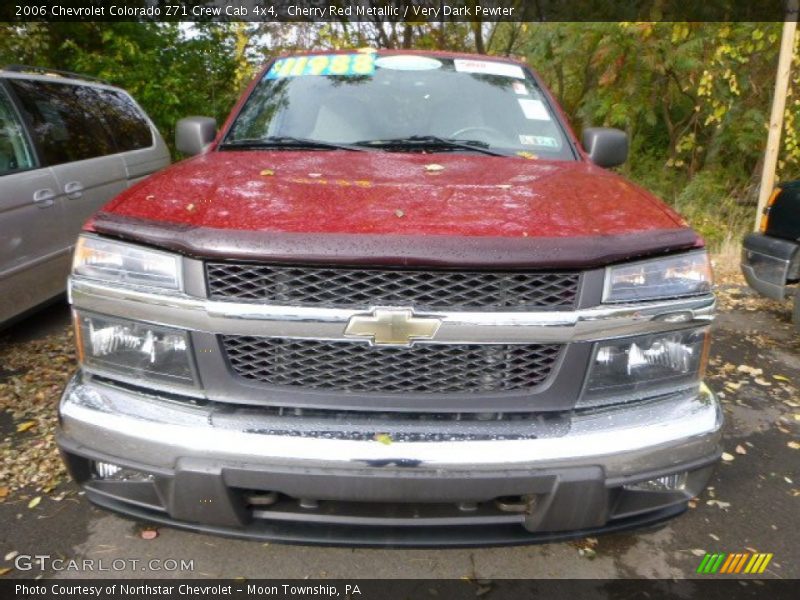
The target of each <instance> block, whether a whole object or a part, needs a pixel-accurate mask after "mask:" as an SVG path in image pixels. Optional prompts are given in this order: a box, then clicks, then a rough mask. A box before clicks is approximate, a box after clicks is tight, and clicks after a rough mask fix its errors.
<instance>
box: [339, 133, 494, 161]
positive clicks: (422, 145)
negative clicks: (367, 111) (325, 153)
mask: <svg viewBox="0 0 800 600" xmlns="http://www.w3.org/2000/svg"><path fill="white" fill-rule="evenodd" d="M353 145H354V146H368V147H376V148H402V149H419V150H453V149H455V148H458V149H461V150H471V151H472V152H481V153H483V154H489V155H491V156H508V154H506V153H505V152H501V151H499V150H492V149H491V148H490V147H489V144H487V143H486V142H482V141H480V140H460V139H455V138H443V137H439V136H436V135H412V136H409V137H404V138H393V139H388V140H363V141H361V142H354V143H353Z"/></svg>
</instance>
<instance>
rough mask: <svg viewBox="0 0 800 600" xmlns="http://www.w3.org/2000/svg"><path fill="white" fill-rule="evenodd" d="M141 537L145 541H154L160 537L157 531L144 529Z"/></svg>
mask: <svg viewBox="0 0 800 600" xmlns="http://www.w3.org/2000/svg"><path fill="white" fill-rule="evenodd" d="M139 536H140V537H141V538H142V539H143V540H154V539H156V538H157V537H158V531H156V530H155V529H143V530H142V532H141V533H140V534H139Z"/></svg>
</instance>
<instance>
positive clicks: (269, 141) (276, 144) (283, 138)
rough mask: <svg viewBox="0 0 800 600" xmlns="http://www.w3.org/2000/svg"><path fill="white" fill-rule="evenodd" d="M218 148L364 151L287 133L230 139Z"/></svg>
mask: <svg viewBox="0 0 800 600" xmlns="http://www.w3.org/2000/svg"><path fill="white" fill-rule="evenodd" d="M219 147H220V149H222V150H226V149H233V148H238V149H244V150H253V149H267V148H311V149H315V150H350V151H353V152H364V151H365V149H364V148H359V147H357V146H354V145H352V144H337V143H336V142H323V141H321V140H310V139H306V138H299V137H292V136H288V135H271V136H268V137H263V138H245V139H239V140H231V141H229V142H224V143H222V144H220V146H219Z"/></svg>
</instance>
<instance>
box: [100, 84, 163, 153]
mask: <svg viewBox="0 0 800 600" xmlns="http://www.w3.org/2000/svg"><path fill="white" fill-rule="evenodd" d="M93 91H94V92H95V93H97V94H98V96H99V97H100V98H99V101H98V102H97V103H96V104H95V105H94V109H95V110H96V111H97V113H98V114H99V115H100V116H101V117H102V119H103V121H105V124H106V126H107V127H108V130H109V131H111V133H112V135H113V136H114V141H115V142H116V146H117V152H128V151H130V150H139V149H140V148H149V147H150V146H152V145H153V133H152V132H151V131H150V124H149V123H148V121H147V118H146V117H145V116H144V115H143V114H142V112H141V111H140V110H139V109H138V108H137V107H136V105H135V104H134V103H133V101H132V100H131V99H130V98H129V97H128V96H126V95H125V94H123V93H122V92H118V91H115V90H106V89H99V88H97V89H94V90H93Z"/></svg>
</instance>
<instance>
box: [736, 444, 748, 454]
mask: <svg viewBox="0 0 800 600" xmlns="http://www.w3.org/2000/svg"><path fill="white" fill-rule="evenodd" d="M736 454H747V450H746V449H745V447H744V446H742V445H741V444H740V445H738V446H736Z"/></svg>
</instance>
